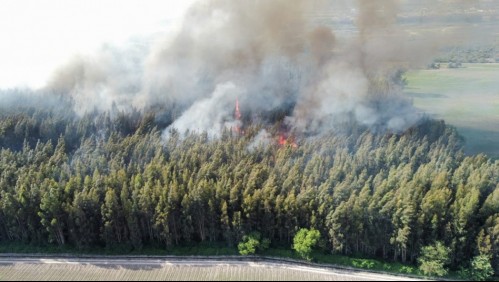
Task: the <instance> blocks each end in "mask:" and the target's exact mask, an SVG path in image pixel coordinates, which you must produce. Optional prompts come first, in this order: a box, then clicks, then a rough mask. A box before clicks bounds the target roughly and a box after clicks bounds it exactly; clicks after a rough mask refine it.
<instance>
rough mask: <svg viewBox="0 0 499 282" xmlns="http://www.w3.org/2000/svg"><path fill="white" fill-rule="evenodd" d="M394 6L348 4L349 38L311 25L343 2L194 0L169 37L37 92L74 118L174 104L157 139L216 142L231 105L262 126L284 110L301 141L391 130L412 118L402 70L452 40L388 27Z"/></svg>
mask: <svg viewBox="0 0 499 282" xmlns="http://www.w3.org/2000/svg"><path fill="white" fill-rule="evenodd" d="M403 3H404V1H399V0H382V1H369V0H358V1H356V2H355V4H354V5H353V6H352V7H353V9H354V12H353V16H354V17H355V19H354V20H353V23H354V25H355V27H356V31H355V32H353V33H352V34H353V35H352V36H347V37H346V36H339V35H338V34H336V31H335V28H336V27H335V26H334V25H330V24H329V25H328V24H322V23H320V22H317V21H315V20H314V13H316V12H317V11H320V10H322V9H326V8H328V9H333V10H334V9H335V7H343V6H345V5H346V6H348V5H352V4H351V3H349V4H346V3H345V2H344V1H338V0H334V1H324V0H321V1H319V0H314V1H305V0H297V1H293V3H292V4H291V3H289V1H284V0H273V1H262V0H258V1H230V0H200V1H197V2H195V3H194V4H193V5H192V7H191V8H190V9H189V11H188V12H187V13H186V15H185V17H184V18H183V19H182V22H181V23H179V25H178V29H177V30H176V31H175V32H173V33H171V34H169V35H168V36H163V37H162V38H160V39H157V40H155V42H156V43H151V44H142V43H143V42H140V43H139V42H132V44H129V45H127V46H126V47H122V48H118V47H114V46H105V47H103V48H102V50H101V51H100V52H98V53H97V54H95V55H93V56H90V57H76V58H75V59H74V60H72V61H71V62H69V63H68V64H67V65H65V66H62V67H61V68H60V69H59V70H58V71H57V72H56V73H55V74H54V76H53V79H52V80H51V81H50V82H49V83H48V85H47V87H46V88H45V89H44V90H43V92H46V93H56V94H57V95H59V96H63V97H69V98H70V100H71V102H72V103H73V105H74V109H75V112H77V113H78V114H80V115H82V114H84V113H85V112H88V111H91V110H93V109H95V108H96V109H98V110H109V109H111V108H112V107H118V108H119V109H124V110H128V109H130V108H139V109H145V110H148V109H151V108H158V107H159V108H165V107H167V108H175V109H176V111H177V112H178V115H176V116H175V117H174V118H173V120H172V123H171V124H170V125H169V126H168V128H166V129H165V136H167V135H168V132H169V131H170V130H171V129H173V128H175V129H177V130H178V131H180V132H182V133H183V132H185V131H186V130H193V131H199V132H202V131H208V132H210V135H213V136H217V135H219V134H220V133H221V129H223V128H224V127H227V126H228V125H229V126H230V125H231V124H233V123H234V122H236V121H235V120H234V117H233V112H232V111H233V108H234V106H233V105H234V104H235V101H236V99H239V100H240V103H241V108H242V111H243V114H244V113H252V116H251V117H250V119H256V120H258V121H259V122H264V123H265V122H267V121H266V120H265V119H264V118H262V116H263V115H262V113H265V112H271V111H275V110H280V111H282V110H284V111H285V113H286V114H287V115H288V117H287V119H286V122H287V123H288V127H289V128H291V129H292V130H294V131H297V132H300V133H306V134H312V135H315V134H320V133H323V132H325V131H328V130H330V129H334V128H337V127H341V126H343V125H344V124H345V123H347V124H348V123H351V122H355V123H358V124H361V125H363V126H367V127H369V128H371V129H372V130H374V131H380V130H381V131H384V130H389V131H395V132H400V131H404V130H406V129H407V128H409V127H410V126H412V125H414V124H415V123H416V122H417V121H418V120H419V117H420V115H419V114H418V113H417V111H416V110H415V109H414V108H413V107H412V105H411V103H410V101H407V100H406V99H404V98H403V97H402V96H401V95H400V93H401V89H402V84H401V81H400V80H399V79H398V78H400V77H399V74H400V71H401V69H405V68H410V67H413V66H418V65H426V64H427V62H428V61H430V60H431V58H432V56H433V55H434V54H435V53H434V52H435V51H436V50H437V47H438V46H440V45H441V44H442V43H443V42H447V43H448V42H449V40H450V41H452V36H453V35H452V34H445V33H444V34H440V35H439V39H438V40H437V39H436V38H431V40H416V39H417V38H416V39H415V38H414V34H410V33H409V32H408V31H407V30H406V29H404V28H402V27H401V26H400V25H399V24H398V23H397V20H398V14H399V11H400V8H401V5H402V4H403ZM458 4H459V3H457V2H456V3H450V5H456V7H458ZM428 42H431V43H428ZM228 85H230V87H227V86H228ZM221 92H223V93H221Z"/></svg>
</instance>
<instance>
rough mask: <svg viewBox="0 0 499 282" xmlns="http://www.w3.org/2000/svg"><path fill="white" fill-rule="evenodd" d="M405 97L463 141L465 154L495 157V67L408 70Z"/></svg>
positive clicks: (498, 104)
mask: <svg viewBox="0 0 499 282" xmlns="http://www.w3.org/2000/svg"><path fill="white" fill-rule="evenodd" d="M406 79H407V82H408V84H407V87H406V89H405V95H407V96H408V97H410V98H411V99H412V100H413V102H414V105H415V106H416V107H417V108H420V109H422V110H423V111H425V112H427V113H429V114H430V115H432V116H434V117H436V118H441V119H444V120H445V121H446V122H447V123H449V124H451V125H454V126H456V127H457V128H458V130H459V132H460V133H461V135H462V136H463V137H464V138H465V139H466V152H467V153H470V154H476V153H486V154H488V155H489V156H491V157H494V158H499V64H463V67H462V68H458V69H448V68H446V66H443V67H442V68H441V69H438V70H419V71H410V72H408V73H407V74H406Z"/></svg>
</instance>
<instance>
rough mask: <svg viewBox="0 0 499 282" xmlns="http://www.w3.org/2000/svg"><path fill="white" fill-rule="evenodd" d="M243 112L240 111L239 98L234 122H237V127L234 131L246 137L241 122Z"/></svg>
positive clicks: (234, 127) (235, 126)
mask: <svg viewBox="0 0 499 282" xmlns="http://www.w3.org/2000/svg"><path fill="white" fill-rule="evenodd" d="M241 117H242V115H241V110H240V109H239V98H236V108H235V110H234V120H235V125H234V126H233V128H232V129H233V131H234V132H235V133H237V134H238V135H244V131H243V130H242V128H241V125H242V122H241Z"/></svg>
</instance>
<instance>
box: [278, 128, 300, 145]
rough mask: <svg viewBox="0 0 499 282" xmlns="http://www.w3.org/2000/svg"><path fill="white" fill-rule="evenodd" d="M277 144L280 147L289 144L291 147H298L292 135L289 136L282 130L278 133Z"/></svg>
mask: <svg viewBox="0 0 499 282" xmlns="http://www.w3.org/2000/svg"><path fill="white" fill-rule="evenodd" d="M277 144H278V145H279V146H280V147H284V146H287V145H289V146H291V147H293V148H295V149H296V148H298V144H296V142H295V140H294V138H293V137H289V136H288V135H287V134H286V133H284V132H281V133H280V134H279V138H278V140H277Z"/></svg>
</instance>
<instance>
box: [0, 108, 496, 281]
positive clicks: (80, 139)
mask: <svg viewBox="0 0 499 282" xmlns="http://www.w3.org/2000/svg"><path fill="white" fill-rule="evenodd" d="M162 128H163V127H159V126H158V118H157V117H156V116H155V115H153V114H149V115H142V114H140V113H135V114H123V113H116V114H109V113H108V114H88V115H85V116H84V117H81V118H76V117H68V116H65V115H63V114H56V113H50V112H39V111H35V110H26V111H23V112H20V113H17V114H3V115H2V114H0V146H1V148H2V149H1V152H0V242H22V243H26V244H34V245H43V244H47V243H52V244H59V245H65V244H69V245H72V246H75V247H78V248H86V247H95V246H102V247H104V246H108V247H113V246H120V245H127V246H130V247H132V248H136V249H140V248H141V247H142V246H145V245H148V246H149V245H154V246H162V247H163V248H169V247H172V246H176V245H182V244H187V243H194V242H201V241H213V242H225V243H226V244H227V245H228V246H233V247H236V246H237V244H238V243H239V242H241V241H242V239H243V237H244V236H246V235H248V234H251V233H252V232H258V233H259V234H261V236H262V238H268V239H270V241H271V244H272V245H278V246H283V245H285V246H289V247H290V248H291V246H292V245H293V238H294V236H295V235H296V234H297V233H298V231H299V230H300V229H302V228H310V229H315V230H317V231H319V232H320V236H321V238H322V239H324V241H325V243H324V244H323V245H324V246H323V248H324V249H325V251H326V252H329V253H331V252H332V253H339V254H346V255H351V254H356V255H363V256H366V257H379V258H383V259H385V260H392V261H400V262H407V263H414V264H416V263H417V262H418V258H419V257H420V254H421V251H422V250H423V249H424V248H425V247H428V246H433V245H434V244H436V242H438V244H440V242H441V243H442V246H445V248H446V249H445V250H447V249H448V251H449V252H448V253H449V259H448V261H446V263H448V266H450V267H451V268H453V269H459V268H460V267H469V266H470V264H471V262H472V260H473V258H475V257H477V256H479V255H482V257H485V258H486V259H487V258H488V259H490V262H491V263H492V265H493V267H494V268H495V271H496V273H498V272H497V271H498V270H499V184H498V183H499V162H498V161H496V162H494V161H492V160H490V159H488V158H487V157H485V156H483V155H478V156H470V157H467V156H464V155H463V153H462V152H461V146H462V145H461V143H462V140H461V139H460V137H459V136H458V135H457V133H456V131H455V130H454V129H452V128H450V127H448V126H446V125H445V124H444V123H443V122H439V121H432V120H426V121H424V122H422V123H421V124H419V125H418V126H415V127H414V128H412V129H410V130H409V131H407V132H406V133H404V134H374V133H371V132H369V131H367V130H364V129H362V128H360V127H356V126H352V127H351V129H350V130H349V132H342V133H331V134H329V135H322V136H315V137H310V138H306V139H303V140H302V141H299V142H298V143H299V146H298V148H293V146H283V147H280V146H278V145H277V144H270V145H268V146H255V145H254V140H253V137H254V136H256V135H257V133H258V132H259V131H260V129H261V127H259V126H255V127H250V128H247V129H246V135H245V136H243V137H237V136H233V135H232V133H231V132H230V131H225V132H224V133H223V134H222V136H221V137H220V138H218V139H215V140H210V139H209V138H208V136H207V135H206V134H192V133H191V134H189V133H187V135H186V136H184V134H178V133H175V132H173V133H172V135H171V137H170V138H169V139H168V140H166V141H165V140H163V139H162V137H161V129H162ZM277 128H278V126H276V127H275V128H268V130H269V131H270V132H276V131H278V129H277ZM430 251H431V250H430ZM430 251H428V252H430Z"/></svg>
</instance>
